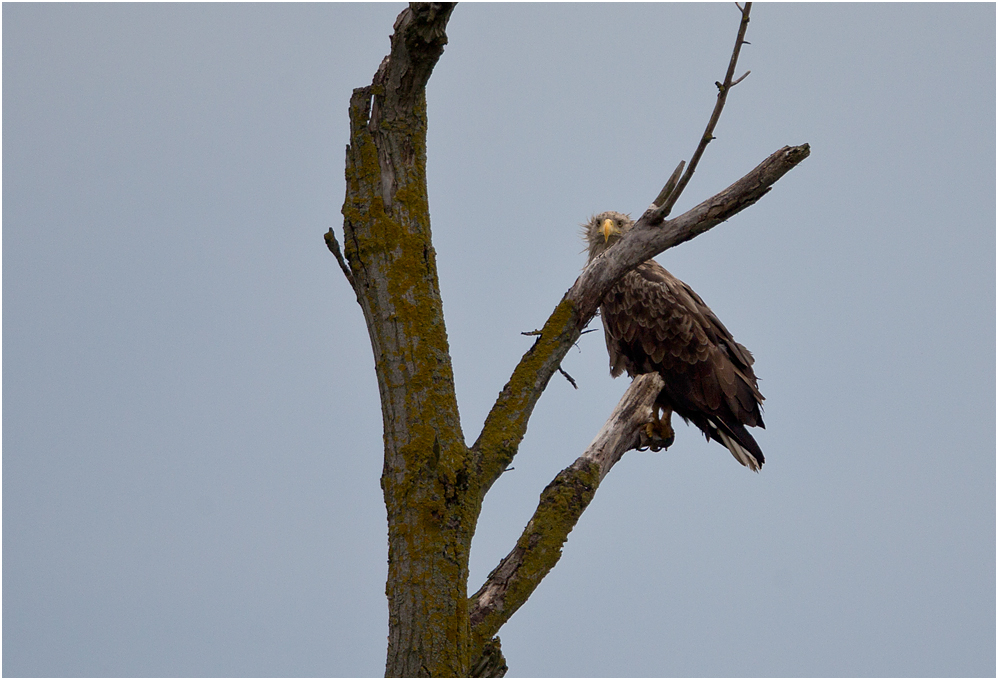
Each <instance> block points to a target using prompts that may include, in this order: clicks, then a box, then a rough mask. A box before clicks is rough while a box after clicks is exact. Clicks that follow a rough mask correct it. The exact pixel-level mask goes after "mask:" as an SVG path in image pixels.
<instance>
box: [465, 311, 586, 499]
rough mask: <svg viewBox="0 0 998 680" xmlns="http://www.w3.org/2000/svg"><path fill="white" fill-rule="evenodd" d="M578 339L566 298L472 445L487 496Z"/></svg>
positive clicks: (530, 350) (500, 396) (527, 355)
mask: <svg viewBox="0 0 998 680" xmlns="http://www.w3.org/2000/svg"><path fill="white" fill-rule="evenodd" d="M576 339H578V319H577V315H576V310H575V305H574V304H573V303H572V301H571V300H568V299H567V298H563V299H562V300H561V302H560V303H558V306H557V307H555V309H554V311H553V312H552V313H551V315H550V316H549V317H548V319H547V321H546V322H545V323H544V327H543V328H542V329H541V332H540V335H539V337H538V338H537V340H536V341H535V342H534V344H533V346H532V347H531V348H530V349H529V350H527V352H526V353H525V354H524V355H523V357H522V358H521V359H520V363H519V364H517V366H516V368H515V369H514V370H513V375H512V376H511V377H510V379H509V382H508V383H506V386H505V387H503V389H502V392H501V393H500V394H499V398H498V399H497V400H496V403H495V405H494V406H493V407H492V410H491V411H489V415H488V417H487V418H486V419H485V425H484V426H483V427H482V433H481V435H479V437H478V440H477V441H476V442H475V444H474V446H473V447H472V449H473V450H474V451H475V452H477V454H478V456H479V463H478V469H479V471H480V475H481V479H482V489H481V493H482V494H483V495H484V494H485V492H487V491H488V489H489V487H490V486H491V485H492V483H493V482H494V481H495V480H496V479H497V478H498V476H499V475H500V474H502V471H503V470H505V469H506V467H507V466H508V465H509V463H510V462H511V461H512V460H513V457H514V456H515V455H516V452H517V449H518V448H519V446H520V441H521V440H522V439H523V436H524V434H525V433H526V431H527V422H528V421H529V419H530V414H531V413H532V412H533V408H534V405H535V404H536V403H537V399H538V398H539V397H540V394H541V392H543V390H544V388H545V387H546V386H547V383H548V380H550V378H551V376H552V375H553V374H554V372H555V371H556V370H558V366H559V365H560V364H561V360H562V359H563V358H564V357H565V353H566V352H567V351H568V348H569V347H571V346H572V343H573V342H575V340H576Z"/></svg>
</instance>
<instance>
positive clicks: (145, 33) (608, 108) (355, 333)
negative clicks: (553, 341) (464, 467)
mask: <svg viewBox="0 0 998 680" xmlns="http://www.w3.org/2000/svg"><path fill="white" fill-rule="evenodd" d="M402 7H403V5H401V4H376V5H347V4H332V5H327V4H310V5H287V4H282V5H237V4H222V5H197V4H183V5H158V4H141V5H126V4H114V5H95V4H82V5H62V4H4V5H3V102H4V106H3V133H4V134H3V199H4V200H3V237H4V243H3V244H4V246H6V247H5V249H4V256H3V305H4V307H3V311H4V315H3V330H4V340H5V341H6V342H5V345H4V349H5V352H4V356H3V358H4V359H5V361H4V368H5V369H6V371H5V372H4V374H3V394H4V397H5V399H4V406H5V407H6V408H5V409H4V411H3V425H4V435H5V436H4V439H3V444H4V447H3V454H4V455H3V473H4V474H3V547H4V548H5V550H4V558H5V559H4V561H3V652H4V654H3V674H4V675H44V676H60V675H85V676H103V675H128V676H144V675H154V676H175V675H197V676H212V675H223V676H242V675H265V676H285V675H292V676H311V675H333V676H355V675H361V676H368V675H381V674H382V673H383V672H384V660H385V649H386V634H387V621H386V618H387V606H386V603H385V598H384V589H385V583H384V579H385V575H386V559H387V543H386V531H387V529H386V524H385V511H384V505H383V502H382V496H381V490H380V488H379V476H380V473H381V467H382V439H381V411H380V406H379V403H378V394H377V384H376V380H375V375H374V368H373V361H372V355H371V348H370V343H369V341H368V338H367V332H366V329H365V327H364V323H363V318H362V315H361V312H360V308H359V307H358V306H357V303H356V300H355V299H354V296H353V294H352V292H351V290H350V288H349V286H348V285H347V283H346V281H345V280H344V279H343V276H342V274H341V273H340V271H339V269H338V267H337V266H336V263H335V261H334V260H333V258H332V257H331V256H330V254H329V253H328V251H327V250H326V248H325V246H324V244H323V239H322V234H323V232H324V231H325V230H326V229H327V228H328V227H329V226H334V227H335V228H336V229H337V231H338V233H339V230H340V228H341V225H342V217H341V215H340V206H341V204H342V200H343V195H344V182H343V159H344V147H345V145H346V143H347V139H348V127H347V104H348V100H349V96H350V93H351V90H352V88H355V87H360V86H363V85H366V84H369V83H370V81H371V76H372V75H373V74H374V72H375V70H376V68H377V66H378V64H379V63H380V61H381V59H382V58H383V57H384V55H385V54H387V52H388V49H389V43H388V35H389V34H390V33H391V29H392V23H393V21H394V19H395V17H396V15H397V14H398V13H399V12H400V11H401V9H402ZM738 19H739V15H738V11H737V9H736V8H735V7H734V6H733V5H731V4H711V5H700V4H682V5H658V4H628V5H599V4H587V5H573V4H556V5H480V4H464V5H460V6H459V7H458V8H457V9H456V10H455V12H454V14H453V17H452V19H451V22H450V26H449V29H448V35H449V36H450V43H449V44H448V46H447V48H446V51H445V52H444V54H443V57H442V58H441V60H440V62H439V64H438V65H437V67H436V69H435V71H434V73H433V76H432V78H431V80H430V83H429V87H428V91H427V98H428V107H429V140H428V156H429V161H428V172H429V191H430V206H431V211H432V224H433V233H434V244H435V247H436V250H437V262H438V265H439V268H440V279H441V288H442V292H443V296H444V309H445V313H446V315H447V325H448V334H449V338H450V342H451V350H452V355H453V362H454V371H455V378H456V382H457V390H458V397H459V403H460V408H461V414H462V419H463V426H464V433H465V436H466V437H467V439H468V440H469V441H473V440H474V439H475V438H476V436H477V434H478V431H479V429H480V427H481V424H482V421H483V420H484V418H485V414H486V413H487V411H488V409H489V407H490V406H491V404H492V402H493V400H494V399H495V397H496V395H497V394H498V392H499V390H500V389H501V388H502V386H503V384H504V383H505V382H506V380H507V379H508V377H509V374H510V372H511V371H512V369H513V367H514V365H515V364H516V361H517V360H518V359H519V357H520V356H521V354H522V353H523V352H524V351H526V350H527V349H528V347H529V346H530V344H531V342H532V339H531V338H528V337H524V336H522V335H521V334H520V333H521V331H528V330H532V329H535V328H539V327H540V326H541V325H542V324H543V322H544V320H545V319H546V317H547V315H548V313H549V312H550V311H551V309H552V308H553V307H554V305H555V304H556V303H557V302H558V300H559V299H560V298H561V296H562V294H563V293H564V292H565V290H567V289H568V287H569V286H570V285H571V284H572V282H573V281H574V280H575V277H576V276H577V275H578V272H579V270H580V269H581V267H582V266H583V264H584V262H585V258H584V255H583V254H582V250H583V244H582V242H581V240H580V237H579V228H578V225H579V224H580V223H581V222H584V221H586V220H587V219H588V217H589V216H590V215H591V214H593V213H594V212H600V211H603V210H619V211H624V212H632V213H634V214H635V215H637V214H640V212H641V211H642V210H643V209H644V208H645V207H646V206H647V205H648V204H649V203H650V202H651V201H652V199H653V198H654V197H655V195H656V194H657V192H658V191H659V189H660V188H661V186H662V184H663V183H664V180H665V179H666V178H667V177H668V175H669V173H670V172H671V171H672V169H673V168H674V167H675V165H676V163H677V162H678V161H679V160H681V159H687V160H688V159H689V157H690V154H691V153H692V152H693V149H694V148H695V146H696V142H697V140H698V138H699V135H700V134H701V132H702V130H703V127H704V125H705V124H706V121H707V118H708V116H709V114H710V110H711V107H712V106H713V102H714V99H715V95H716V88H715V87H714V81H715V80H720V79H721V78H722V77H723V74H724V70H725V68H726V67H727V63H728V58H729V55H730V51H731V46H732V43H733V40H734V36H735V32H736V30H737V26H738ZM747 39H748V40H749V41H750V42H751V45H750V46H747V47H745V48H744V50H743V51H742V59H741V62H740V64H739V72H742V71H744V70H749V69H750V70H751V71H752V73H751V75H750V76H749V77H748V78H747V79H746V80H745V81H743V82H742V83H741V84H739V85H738V86H737V87H736V88H735V89H734V90H733V91H732V93H731V95H730V96H729V98H728V104H727V107H726V109H725V111H724V115H723V117H722V119H721V122H720V125H719V126H718V128H717V131H716V133H715V134H716V137H717V139H716V141H714V142H713V143H712V144H711V145H710V147H709V148H708V150H707V153H706V155H705V157H704V159H703V161H702V163H701V165H700V169H699V170H698V172H697V173H696V175H695V176H694V179H693V181H692V182H691V184H690V186H689V187H688V188H687V190H686V193H685V195H684V198H683V199H682V200H681V201H680V204H679V205H678V206H677V214H678V212H681V211H683V210H686V209H688V208H690V207H692V206H693V205H695V204H696V203H698V202H700V201H701V200H703V199H704V198H706V197H708V196H710V195H712V194H714V193H716V192H717V191H719V190H721V189H723V188H725V187H726V186H728V185H729V184H730V183H732V182H733V181H735V180H736V179H738V178H739V177H741V176H742V175H743V174H744V173H746V172H748V171H749V170H750V169H751V168H753V167H754V166H755V165H756V164H758V163H759V162H760V161H761V160H762V159H764V158H765V157H766V156H768V155H769V154H770V153H772V152H773V151H775V150H777V149H779V148H780V147H782V146H784V145H788V144H801V143H804V142H807V143H810V144H811V149H812V153H811V157H810V158H809V159H807V160H806V161H805V162H804V163H803V164H801V165H800V166H799V167H798V168H797V169H795V170H793V171H792V172H791V173H790V174H789V175H787V176H786V177H784V178H783V179H782V180H781V181H780V182H779V183H778V184H777V185H776V187H775V188H774V189H773V191H772V192H770V193H769V194H768V195H767V196H765V197H764V198H763V199H762V200H761V201H760V202H759V203H758V204H756V205H755V206H752V207H751V208H749V209H748V210H746V211H744V212H743V213H741V214H739V215H738V216H736V217H735V218H734V219H732V220H731V221H730V222H727V223H725V224H722V225H720V226H718V227H717V228H715V229H714V230H713V231H711V232H709V233H708V234H705V235H703V236H701V237H699V238H697V239H696V240H695V241H692V242H690V243H686V244H683V245H681V246H679V247H678V248H675V249H673V250H670V251H667V252H666V253H664V254H662V255H661V256H659V258H658V259H659V261H660V262H662V263H663V264H664V265H665V266H666V267H667V268H668V269H670V270H671V271H672V272H673V273H674V274H676V275H677V276H679V277H681V278H682V279H684V280H685V281H686V282H687V283H689V284H690V285H691V286H692V287H693V288H694V289H695V290H696V291H697V292H698V293H699V294H700V295H701V297H703V298H704V300H705V301H706V302H707V303H708V304H709V305H710V306H711V307H712V308H713V310H714V311H715V312H716V313H717V314H718V316H719V317H720V318H721V319H722V320H723V321H724V323H725V325H726V326H727V327H728V328H729V329H730V330H731V331H732V333H733V334H734V336H735V337H736V339H738V340H739V341H740V342H741V343H743V344H745V345H746V346H748V347H749V348H750V349H751V350H752V351H753V352H754V354H755V356H756V360H757V362H756V372H757V374H758V375H759V376H760V378H761V383H760V384H761V389H762V392H763V393H764V394H765V395H766V398H767V399H766V403H765V405H766V412H765V417H766V423H767V425H768V429H767V430H765V431H761V432H758V433H757V439H758V441H759V443H760V445H761V446H762V448H763V450H764V451H765V453H766V461H767V462H766V467H765V468H764V469H763V471H762V472H761V474H758V475H756V474H752V473H751V472H749V471H748V470H747V469H745V468H742V467H741V466H739V465H738V464H737V463H736V462H735V461H734V460H733V459H732V457H731V455H730V454H729V453H728V452H727V451H725V450H724V449H723V448H722V447H720V446H718V445H717V444H713V443H711V444H708V443H707V442H705V441H704V440H703V437H702V436H701V435H700V434H699V432H697V431H696V430H695V429H693V428H689V427H686V426H684V425H682V423H677V438H676V443H675V444H674V445H673V447H672V448H671V449H670V450H669V451H667V452H660V453H657V454H654V453H651V452H631V453H629V454H628V455H627V456H626V457H625V458H624V459H623V460H622V462H621V463H620V464H619V465H617V466H616V467H615V468H614V470H613V471H612V473H611V474H610V475H609V476H608V477H607V479H606V480H605V481H604V483H603V485H602V486H601V488H600V489H599V492H598V494H597V495H596V498H595V500H594V501H593V503H592V505H591V506H590V508H589V509H588V510H587V512H586V513H585V515H584V516H583V517H582V519H581V521H580V522H579V524H578V526H577V528H576V530H575V531H574V532H573V533H572V535H571V537H570V538H569V541H568V543H567V544H566V546H565V550H564V556H563V558H562V560H561V562H560V563H559V564H558V565H557V567H556V568H555V569H554V570H553V571H552V572H551V574H550V575H549V576H548V577H547V579H546V580H545V581H544V582H543V583H542V584H541V586H540V587H539V588H538V590H537V591H536V593H535V594H534V596H533V597H532V598H531V599H530V601H529V602H528V603H527V604H526V605H525V606H524V607H523V608H522V609H520V611H519V612H517V614H516V615H515V616H514V617H513V618H512V619H511V620H510V621H509V623H508V624H507V625H506V626H505V627H504V628H503V629H502V631H501V632H500V635H501V637H502V640H503V650H504V652H505V654H506V658H507V660H508V662H509V666H510V676H538V675H539V676H547V675H569V676H579V675H583V676H587V675H594V676H621V675H623V676H649V675H650V676H662V675H664V676H689V675H692V676H742V675H749V676H788V675H789V676H854V675H859V676H871V675H872V676H878V675H880V676H883V675H886V676H921V675H930V676H975V675H976V676H992V677H993V676H994V674H995V390H994V386H995V252H996V251H995V56H996V55H995V6H994V5H993V4H975V5H956V4H945V5H933V4H919V5H904V4H890V5H816V4H808V5H795V4H760V5H757V6H755V7H754V8H753V12H752V22H751V24H750V26H749V30H748V35H747ZM594 327H597V328H598V327H599V322H598V320H597V321H596V322H594ZM564 368H565V369H566V370H567V371H568V372H569V373H570V374H571V375H572V376H573V377H574V378H575V380H576V381H577V382H578V385H579V389H578V390H574V389H572V387H571V386H570V385H569V384H568V382H567V381H565V380H563V379H561V378H560V377H559V376H555V377H554V378H553V379H552V381H551V384H550V385H549V387H548V390H547V392H546V393H545V394H544V396H543V397H542V399H541V401H540V402H539V405H538V408H537V410H536V411H535V413H534V416H533V418H532V420H531V425H530V429H529V431H528V432H527V436H526V438H525V439H524V441H523V444H522V446H521V448H520V453H519V455H518V456H517V458H516V461H515V462H514V467H515V470H514V471H512V472H510V473H508V474H505V475H503V477H502V479H501V480H499V482H498V483H497V484H496V486H495V487H494V488H493V490H492V492H491V493H490V495H489V496H488V498H487V499H486V501H485V506H484V509H483V514H482V518H481V521H480V523H479V528H478V532H477V535H476V537H475V543H474V549H473V553H472V557H471V580H470V583H469V590H470V591H471V592H474V591H475V590H477V588H478V586H479V585H480V584H481V582H482V580H483V579H484V578H485V577H486V576H487V574H488V572H489V571H490V570H491V569H492V568H493V567H494V566H495V565H496V564H497V562H498V561H499V559H501V558H502V557H503V556H504V555H505V554H506V553H507V552H508V551H509V550H510V549H511V547H512V546H513V544H514V542H515V540H516V538H517V537H518V536H519V534H520V532H521V531H522V529H523V526H524V525H525V523H526V521H527V520H528V519H529V517H530V515H531V513H532V512H533V510H534V508H535V506H536V503H537V498H538V495H539V493H540V492H541V490H542V489H543V488H544V486H545V485H546V484H547V483H548V482H549V481H550V480H551V479H552V478H553V477H554V475H555V474H556V473H557V472H558V471H559V470H560V469H562V468H564V467H566V466H567V465H569V464H570V463H571V462H572V461H573V460H574V459H575V458H576V457H577V456H578V455H579V454H580V453H581V452H582V451H583V449H584V448H585V446H586V445H587V444H588V443H589V441H590V440H591V439H592V437H593V436H594V434H595V433H596V432H597V430H598V429H599V427H600V426H601V425H602V423H603V422H604V420H605V418H606V417H607V415H608V414H609V412H610V410H611V409H612V407H613V406H614V404H615V403H616V401H617V400H618V398H619V397H620V395H621V394H622V392H623V391H624V389H625V388H626V386H627V383H626V379H617V380H612V379H611V378H610V377H609V373H608V367H607V358H606V351H605V348H604V346H603V341H602V338H601V334H600V333H593V334H590V335H586V336H584V337H583V338H582V339H581V341H580V342H579V345H578V349H577V350H575V349H573V350H572V351H571V352H570V353H569V355H568V356H567V358H566V360H565V362H564Z"/></svg>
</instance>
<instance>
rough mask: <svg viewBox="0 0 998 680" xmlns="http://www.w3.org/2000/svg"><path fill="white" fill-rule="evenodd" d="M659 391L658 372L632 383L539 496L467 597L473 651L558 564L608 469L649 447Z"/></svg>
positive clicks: (493, 632) (642, 376) (524, 600)
mask: <svg viewBox="0 0 998 680" xmlns="http://www.w3.org/2000/svg"><path fill="white" fill-rule="evenodd" d="M662 387H663V383H662V378H661V377H660V376H659V375H658V374H656V373H648V374H645V375H641V376H638V377H637V378H635V379H634V380H633V381H632V382H631V386H630V387H629V388H628V389H627V391H626V392H624V396H623V397H621V399H620V402H619V403H618V404H617V407H616V408H615V409H614V410H613V413H612V414H610V418H609V419H608V420H607V421H606V424H604V425H603V428H602V429H601V430H600V431H599V433H598V434H597V435H596V438H595V439H593V441H592V443H591V444H590V445H589V447H588V448H587V449H586V451H585V452H584V453H583V454H582V455H581V456H580V457H579V458H578V459H577V460H576V461H575V462H574V463H572V464H571V465H570V466H569V467H567V468H565V469H564V470H562V471H561V472H559V473H558V476H557V477H555V478H554V481H552V482H551V483H550V484H548V486H547V488H546V489H544V491H543V492H542V493H541V499H540V503H539V504H538V506H537V510H535V511H534V515H533V517H531V518H530V521H529V522H528V523H527V527H526V528H525V529H524V530H523V534H522V535H521V536H520V539H519V540H518V541H517V542H516V547H514V548H513V550H512V551H511V552H510V553H509V554H508V555H507V556H506V557H505V558H503V560H502V561H501V562H500V563H499V566H498V567H496V568H495V569H493V570H492V573H491V574H489V578H488V579H487V580H486V582H485V584H484V585H482V587H481V588H480V589H479V590H478V592H477V593H475V594H474V595H473V596H472V597H471V626H472V635H473V645H474V647H473V650H472V651H473V652H474V651H477V649H478V645H483V644H487V643H486V642H485V641H487V640H489V639H490V638H491V637H492V636H493V635H495V634H496V632H498V630H499V628H500V627H501V626H502V625H503V624H504V623H506V621H508V620H509V617H511V616H512V615H513V614H514V613H515V612H516V610H517V609H519V608H520V606H521V605H523V603H524V602H526V601H527V598H529V597H530V595H531V594H532V593H533V592H534V589H535V588H537V586H538V584H540V582H541V579H543V578H544V577H545V576H546V575H547V573H548V572H549V571H551V569H552V568H553V567H554V565H555V564H557V563H558V560H559V559H561V548H562V546H563V545H564V544H565V541H567V540H568V534H569V533H570V532H571V531H572V529H573V528H574V527H575V524H576V522H578V520H579V517H581V516H582V513H583V512H584V511H585V509H586V508H587V507H588V506H589V502H590V501H591V500H592V499H593V496H594V495H595V493H596V489H597V488H598V487H599V484H600V482H601V481H602V480H603V478H604V477H606V475H607V473H608V472H609V471H610V468H612V467H613V466H614V465H615V464H616V463H617V461H619V460H620V459H621V457H623V455H624V453H626V452H627V451H629V450H630V449H633V448H637V447H638V446H641V445H643V444H645V443H647V438H646V436H645V434H644V432H643V431H642V430H643V427H642V426H643V425H644V424H645V423H648V422H649V421H651V419H652V408H653V406H654V404H655V397H656V396H657V395H658V393H659V392H660V391H661V389H662Z"/></svg>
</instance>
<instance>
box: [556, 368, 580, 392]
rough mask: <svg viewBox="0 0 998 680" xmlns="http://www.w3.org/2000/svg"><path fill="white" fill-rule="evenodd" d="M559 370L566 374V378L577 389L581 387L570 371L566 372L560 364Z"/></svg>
mask: <svg viewBox="0 0 998 680" xmlns="http://www.w3.org/2000/svg"><path fill="white" fill-rule="evenodd" d="M558 372H559V373H561V374H562V375H563V376H565V379H566V380H568V382H570V383H572V387H574V388H575V389H579V386H578V385H576V384H575V380H573V379H572V376H570V375H569V374H568V373H566V372H565V369H564V368H562V367H561V366H559V367H558Z"/></svg>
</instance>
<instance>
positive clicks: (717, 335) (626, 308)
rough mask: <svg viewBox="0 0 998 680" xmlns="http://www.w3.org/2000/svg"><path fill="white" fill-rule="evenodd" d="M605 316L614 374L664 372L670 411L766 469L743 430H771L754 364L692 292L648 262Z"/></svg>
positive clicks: (614, 293)
mask: <svg viewBox="0 0 998 680" xmlns="http://www.w3.org/2000/svg"><path fill="white" fill-rule="evenodd" d="M601 315H602V317H603V327H604V335H605V338H606V343H607V350H608V351H609V354H610V371H611V373H612V374H613V375H614V376H617V375H620V374H621V373H622V372H624V371H626V372H627V373H628V374H629V375H631V376H634V375H639V374H641V373H650V372H653V371H654V372H658V373H660V374H661V375H662V377H663V379H664V380H665V383H666V386H665V388H664V389H663V391H662V395H661V396H660V397H659V399H660V401H662V402H663V403H664V405H667V406H669V407H671V408H672V409H673V410H675V411H676V413H678V414H679V415H680V416H682V417H683V418H685V419H687V420H689V421H690V422H693V423H694V424H695V425H696V426H697V427H699V428H700V429H701V430H702V431H703V432H704V434H705V435H707V437H708V438H710V439H715V440H717V441H719V442H721V443H722V444H724V445H725V446H727V448H728V449H730V450H732V454H733V455H734V456H735V458H737V459H738V460H739V461H740V462H742V464H743V465H744V464H746V462H745V459H746V456H754V457H755V460H754V461H752V462H753V463H757V464H758V465H761V464H762V462H763V460H764V459H763V455H762V451H761V450H760V449H759V446H758V444H757V443H756V442H755V440H754V439H753V438H752V436H751V435H750V434H749V433H748V431H747V430H746V429H745V427H744V426H745V425H749V426H759V427H765V426H764V424H763V421H762V413H761V404H762V401H763V396H762V394H761V393H760V392H759V387H758V380H757V378H756V377H755V373H754V372H753V371H752V364H753V362H754V359H753V357H752V354H751V353H750V352H749V351H748V350H747V349H746V348H745V347H744V346H742V345H740V344H739V343H737V342H735V339H734V338H733V337H732V336H731V333H730V332H729V331H728V329H727V328H725V326H724V324H723V323H721V321H720V319H718V318H717V316H716V315H715V314H714V312H713V311H711V309H710V308H709V307H708V306H707V305H706V304H705V303H704V302H703V300H702V299H700V296H699V295H697V294H696V293H695V292H694V291H693V289H692V288H690V287H689V286H687V285H686V284H685V283H683V282H682V281H680V280H679V279H677V278H676V277H674V276H672V274H670V273H669V272H668V271H666V270H665V269H664V268H663V267H662V266H661V265H659V264H658V263H657V262H655V261H654V260H649V261H647V262H644V263H642V264H641V265H639V266H638V267H637V268H636V269H634V270H633V271H631V272H629V273H628V274H626V275H625V276H624V278H623V279H622V280H621V281H620V282H619V283H618V284H617V285H616V286H615V287H614V288H613V289H612V290H611V291H610V292H609V293H608V294H607V295H606V297H605V298H604V300H603V305H602V307H601ZM732 442H735V443H732ZM732 446H735V447H736V449H737V451H736V450H735V449H732ZM750 466H751V467H753V468H756V467H757V466H756V465H750Z"/></svg>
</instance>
